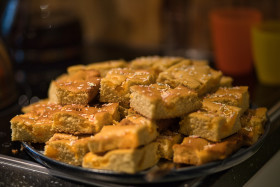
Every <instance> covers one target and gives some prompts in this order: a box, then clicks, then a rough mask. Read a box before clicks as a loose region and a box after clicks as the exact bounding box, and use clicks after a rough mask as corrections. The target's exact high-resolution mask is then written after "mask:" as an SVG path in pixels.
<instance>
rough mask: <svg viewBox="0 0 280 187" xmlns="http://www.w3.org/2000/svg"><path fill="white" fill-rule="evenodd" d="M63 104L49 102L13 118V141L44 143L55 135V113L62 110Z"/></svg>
mask: <svg viewBox="0 0 280 187" xmlns="http://www.w3.org/2000/svg"><path fill="white" fill-rule="evenodd" d="M61 108H62V106H61V105H56V104H48V105H40V106H37V107H36V110H32V111H30V112H28V113H26V114H22V115H17V116H15V117H13V118H12V119H11V121H10V122H11V129H12V141H26V142H33V143H44V142H46V141H48V140H49V139H50V138H51V137H52V136H53V135H54V133H55V132H54V131H53V130H52V125H53V115H54V114H55V112H57V111H59V110H61Z"/></svg>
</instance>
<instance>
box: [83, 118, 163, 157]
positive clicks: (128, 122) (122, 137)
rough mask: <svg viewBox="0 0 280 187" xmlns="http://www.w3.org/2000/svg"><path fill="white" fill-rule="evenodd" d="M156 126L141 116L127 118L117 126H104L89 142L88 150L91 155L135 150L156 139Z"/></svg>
mask: <svg viewBox="0 0 280 187" xmlns="http://www.w3.org/2000/svg"><path fill="white" fill-rule="evenodd" d="M157 135H158V132H157V126H156V124H155V122H154V121H151V120H149V119H147V118H145V117H142V116H138V115H136V116H129V117H127V118H126V119H123V120H122V121H121V122H120V123H119V124H116V125H110V126H104V127H103V128H102V130H101V131H100V132H99V133H97V134H96V135H94V136H93V137H92V139H91V140H90V141H89V143H88V145H89V149H90V151H91V152H93V153H101V152H105V151H109V150H113V149H129V148H137V147H139V146H141V145H145V144H148V143H150V142H152V141H153V140H155V139H156V137H157Z"/></svg>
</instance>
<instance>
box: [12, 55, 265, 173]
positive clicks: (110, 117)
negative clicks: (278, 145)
mask: <svg viewBox="0 0 280 187" xmlns="http://www.w3.org/2000/svg"><path fill="white" fill-rule="evenodd" d="M232 81H233V79H232V78H231V77H227V76H224V75H223V74H222V72H220V71H216V70H214V69H213V68H211V67H210V66H209V65H208V62H207V61H204V60H191V59H185V58H182V57H159V56H147V57H139V58H136V59H134V60H132V61H129V62H126V61H124V60H112V61H106V62H96V63H92V64H89V65H75V66H71V67H68V69H67V73H65V74H63V75H61V76H59V77H57V78H56V79H55V80H53V81H52V82H51V83H50V87H49V92H48V98H46V99H42V100H40V101H38V102H36V103H32V104H30V105H28V106H25V107H24V108H23V109H22V112H23V114H20V115H17V116H15V117H13V118H12V119H11V129H12V140H13V141H26V142H31V143H43V144H44V145H45V147H44V154H45V155H46V156H48V157H50V158H52V159H55V160H58V161H61V162H64V163H67V164H71V165H75V166H82V167H85V168H94V169H104V170H112V171H116V172H124V173H136V172H139V171H142V170H145V169H148V168H151V167H153V166H155V165H156V164H157V163H158V162H159V161H160V160H161V161H168V162H174V163H175V164H179V165H183V166H185V165H201V164H205V163H208V162H211V161H215V160H221V159H224V158H226V157H228V156H229V155H231V154H232V153H234V152H235V151H237V150H238V149H240V148H241V147H242V146H250V145H252V144H254V143H255V142H256V141H257V140H258V138H259V137H260V136H261V135H262V133H263V131H264V124H265V122H266V108H257V109H249V93H248V87H247V86H234V87H233V86H232Z"/></svg>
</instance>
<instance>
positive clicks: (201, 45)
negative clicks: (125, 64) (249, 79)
mask: <svg viewBox="0 0 280 187" xmlns="http://www.w3.org/2000/svg"><path fill="white" fill-rule="evenodd" d="M222 7H251V8H256V9H258V10H259V11H260V12H261V13H262V16H263V19H264V20H270V19H276V20H279V19H280V1H278V0H223V1H221V0H81V1H75V0H67V1H63V0H21V1H19V0H1V2H0V13H1V15H0V16H1V17H0V18H1V22H0V23H1V25H0V26H1V43H2V44H1V45H3V46H5V48H6V51H7V54H8V55H9V56H10V58H11V60H10V64H11V67H12V68H11V69H9V71H12V72H13V73H12V74H14V75H15V76H14V79H15V82H16V84H20V85H24V86H23V87H24V88H26V87H28V88H29V89H27V90H29V91H25V92H27V97H31V99H33V100H36V99H39V98H44V97H46V96H47V89H48V86H49V82H50V80H52V79H55V78H56V77H57V76H58V75H60V74H61V73H63V72H65V71H66V67H67V66H69V65H73V64H88V63H92V62H98V61H105V60H113V59H125V60H131V59H133V58H135V57H138V56H147V55H170V56H183V57H186V58H194V59H206V60H209V61H210V64H211V65H213V66H215V63H214V58H213V44H212V40H211V32H210V20H209V12H210V11H211V10H213V9H216V8H222ZM0 68H1V66H0ZM2 69H4V67H2ZM7 71H8V70H7ZM0 72H1V71H0ZM0 75H1V74H0ZM2 77H4V76H3V75H2ZM2 77H1V79H2ZM7 80H8V79H7ZM2 82H3V81H2ZM6 82H7V81H6ZM9 82H10V80H9ZM1 84H2V85H0V86H1V88H0V89H1V91H0V92H3V90H4V89H5V86H6V85H5V86H3V85H4V83H1ZM3 95H4V93H2V97H4V96H3ZM0 98H1V96H0ZM22 102H25V99H24V98H23V99H22ZM27 102H29V101H27Z"/></svg>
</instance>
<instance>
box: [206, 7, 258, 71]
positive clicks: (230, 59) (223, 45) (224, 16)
mask: <svg viewBox="0 0 280 187" xmlns="http://www.w3.org/2000/svg"><path fill="white" fill-rule="evenodd" d="M261 20H262V15H261V13H260V12H259V11H258V10H256V9H252V8H223V9H216V10H213V11H211V12H210V24H211V31H212V42H213V49H214V58H215V63H216V66H217V68H218V69H220V70H221V71H223V72H224V73H225V74H228V75H237V76H238V75H245V74H248V73H250V72H251V71H252V69H253V55H252V47H251V28H252V26H253V25H255V24H257V23H260V22H261Z"/></svg>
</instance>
